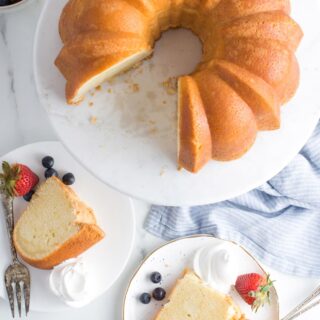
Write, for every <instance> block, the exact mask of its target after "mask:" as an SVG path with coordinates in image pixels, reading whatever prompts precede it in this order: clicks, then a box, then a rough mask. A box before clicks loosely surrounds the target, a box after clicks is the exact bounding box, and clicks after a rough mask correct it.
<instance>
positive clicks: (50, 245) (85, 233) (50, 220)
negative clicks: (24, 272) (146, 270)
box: [14, 177, 104, 269]
mask: <svg viewBox="0 0 320 320" xmlns="http://www.w3.org/2000/svg"><path fill="white" fill-rule="evenodd" d="M103 238H104V232H103V231H102V230H101V229H100V228H99V226H98V225H97V222H96V217H95V214H94V212H93V210H92V209H91V208H89V207H88V206H87V205H86V204H85V203H84V202H82V201H81V200H80V199H79V198H78V196H77V195H76V194H75V192H74V191H73V190H72V189H71V188H70V187H68V186H66V185H64V184H63V183H62V182H61V181H60V180H59V179H58V178H56V177H51V178H49V179H47V180H46V181H45V182H44V183H43V184H42V185H41V186H40V187H39V188H38V189H37V191H36V193H35V194H34V195H33V197H32V200H31V202H30V204H29V206H28V207H27V209H26V210H25V211H24V212H23V213H22V216H21V218H20V219H19V220H18V223H17V225H16V227H15V229H14V244H15V247H16V249H17V251H18V253H19V255H20V256H21V257H22V258H23V259H24V260H25V261H26V262H27V263H29V264H30V265H32V266H34V267H36V268H40V269H52V268H53V267H54V266H56V265H59V264H60V263H61V262H63V261H65V260H67V259H70V258H74V257H76V256H78V255H80V254H81V253H83V252H84V251H85V250H87V249H89V248H90V247H91V246H93V245H94V244H96V243H97V242H99V241H100V240H102V239H103Z"/></svg>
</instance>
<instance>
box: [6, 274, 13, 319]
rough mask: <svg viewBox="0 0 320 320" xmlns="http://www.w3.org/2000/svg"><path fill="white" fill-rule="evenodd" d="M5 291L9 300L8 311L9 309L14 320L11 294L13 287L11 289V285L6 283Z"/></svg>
mask: <svg viewBox="0 0 320 320" xmlns="http://www.w3.org/2000/svg"><path fill="white" fill-rule="evenodd" d="M6 280H7V279H6ZM6 289H7V294H8V299H9V303H10V309H11V314H12V318H14V293H13V287H12V284H11V283H8V282H7V281H6Z"/></svg>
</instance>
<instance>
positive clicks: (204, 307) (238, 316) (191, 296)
mask: <svg viewBox="0 0 320 320" xmlns="http://www.w3.org/2000/svg"><path fill="white" fill-rule="evenodd" d="M172 319H174V320H186V319H188V320H210V319H212V320H245V316H244V315H243V314H242V312H241V311H240V308H239V307H238V306H237V305H236V304H235V303H234V302H233V300H232V298H231V297H230V296H228V295H225V294H223V293H220V292H219V291H216V290H214V289H213V288H211V287H209V286H208V285H207V284H206V283H205V282H203V281H202V280H201V279H200V278H199V277H198V276H197V275H196V274H195V273H194V272H193V271H192V270H190V269H186V270H185V271H184V273H183V275H182V277H181V278H180V279H179V280H178V281H177V282H176V284H175V286H174V288H173V289H172V291H171V293H170V295H169V299H168V302H167V303H166V304H165V305H164V306H163V307H162V308H161V310H160V311H159V313H158V314H157V315H156V317H155V318H154V320H172Z"/></svg>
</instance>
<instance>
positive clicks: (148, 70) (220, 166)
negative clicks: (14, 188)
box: [34, 0, 320, 206]
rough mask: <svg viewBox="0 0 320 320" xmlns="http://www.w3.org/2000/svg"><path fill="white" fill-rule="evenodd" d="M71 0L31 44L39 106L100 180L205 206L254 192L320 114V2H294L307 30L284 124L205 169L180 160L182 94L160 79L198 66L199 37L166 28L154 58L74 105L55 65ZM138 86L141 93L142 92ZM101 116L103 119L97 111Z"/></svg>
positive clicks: (133, 192)
mask: <svg viewBox="0 0 320 320" xmlns="http://www.w3.org/2000/svg"><path fill="white" fill-rule="evenodd" d="M66 2H67V0H55V1H47V3H46V6H45V7H44V10H43V12H42V15H41V18H40V21H39V24H38V28H37V34H36V37H35V47H34V73H35V80H36V84H37V89H38V93H39V97H40V100H41V102H42V105H43V106H44V107H45V108H46V110H47V111H48V114H49V118H50V120H51V123H52V125H53V127H54V128H55V130H56V132H57V134H58V136H59V137H60V139H61V141H62V142H63V144H64V145H65V146H66V147H67V148H68V149H69V150H70V152H71V153H72V154H73V155H74V156H75V158H76V159H77V160H78V161H79V162H81V163H82V164H83V165H84V166H85V167H86V168H87V169H88V170H89V171H91V172H92V173H93V174H94V175H95V176H96V177H98V178H99V179H101V180H102V181H103V182H105V183H106V184H108V185H110V186H112V187H113V188H115V189H117V190H119V191H121V192H123V193H126V194H128V195H130V196H133V197H136V198H139V199H143V200H145V201H147V202H149V203H155V204H162V205H173V206H174V205H200V204H208V203H214V202H218V201H222V200H225V199H229V198H232V197H235V196H237V195H240V194H242V193H244V192H247V191H249V190H251V189H253V188H255V187H257V186H259V185H261V184H263V183H264V182H265V181H267V180H268V179H270V178H272V177H273V176H274V175H276V174H277V173H278V172H279V171H280V170H281V169H283V168H284V167H285V166H286V165H287V164H288V163H289V162H290V161H291V160H292V159H293V157H294V156H295V155H296V154H297V153H298V152H299V150H300V149H301V148H302V146H303V145H304V144H305V143H306V141H307V140H308V138H309V137H310V135H311V133H312V131H313V129H314V128H315V125H316V124H317V122H318V119H319V114H320V104H319V98H318V91H319V90H318V86H319V85H318V83H319V81H318V80H319V78H320V59H319V56H320V42H319V37H320V31H319V30H320V19H319V15H320V8H319V4H318V0H308V1H307V3H308V4H307V5H306V2H305V1H292V7H293V12H292V15H293V17H294V18H295V19H296V20H297V21H298V22H299V24H301V26H302V29H303V30H304V33H305V37H304V39H303V41H302V44H301V46H300V47H299V51H298V59H299V63H300V66H301V83H300V87H299V90H298V92H297V94H296V95H295V97H294V98H293V99H292V100H291V101H290V103H289V104H288V105H287V106H285V107H283V109H282V126H281V129H280V130H276V131H272V132H260V133H259V135H258V138H257V141H256V143H255V145H254V146H253V148H252V149H251V150H250V151H249V152H248V153H247V154H246V155H245V156H244V157H242V158H241V159H239V160H236V161H231V162H217V161H211V162H210V163H209V164H208V165H206V167H205V168H204V169H203V170H201V172H199V173H198V174H196V175H194V174H191V173H189V172H187V171H178V170H177V164H176V152H177V146H176V145H177V139H176V126H177V124H176V95H168V93H167V92H166V90H165V89H164V87H163V86H162V85H161V82H163V81H165V80H167V79H168V78H169V77H170V76H174V75H181V74H186V73H190V72H192V70H193V69H194V67H195V64H196V63H197V62H198V61H199V60H200V57H201V45H200V44H199V43H200V42H199V40H198V39H197V38H196V37H195V36H194V35H192V33H191V32H189V31H186V30H171V31H169V32H167V33H165V34H164V35H163V37H162V38H161V39H160V41H159V42H157V45H156V48H155V54H154V56H153V57H152V59H150V60H147V61H144V62H143V64H142V66H141V67H139V68H138V69H135V70H131V71H130V72H128V73H126V74H124V75H121V76H118V77H116V78H115V79H114V82H113V83H112V84H108V83H106V84H104V85H103V86H102V87H101V89H100V90H94V91H92V92H91V94H90V93H89V94H88V95H87V96H86V98H85V100H84V101H83V103H82V104H81V105H79V106H78V107H71V106H68V105H67V104H66V102H65V97H64V86H65V80H64V78H63V77H62V75H61V74H60V73H59V71H58V70H57V68H56V67H55V66H54V60H55V58H56V56H57V55H58V53H59V51H60V49H61V46H62V44H61V40H60V38H59V34H58V20H59V16H60V13H61V10H62V8H63V6H64V5H65V4H66ZM139 88H140V90H138V89H139ZM95 117H96V118H95Z"/></svg>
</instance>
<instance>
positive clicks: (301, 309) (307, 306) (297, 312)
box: [282, 286, 320, 320]
mask: <svg viewBox="0 0 320 320" xmlns="http://www.w3.org/2000/svg"><path fill="white" fill-rule="evenodd" d="M319 297H320V286H319V287H317V288H316V289H315V290H314V291H313V292H312V293H311V294H310V296H308V297H307V298H306V299H305V300H304V301H302V302H301V303H300V304H299V305H297V306H296V307H295V308H294V309H293V310H292V311H291V312H289V313H288V314H287V315H286V316H285V317H284V318H282V320H293V319H296V318H298V317H300V316H301V315H302V314H304V313H306V312H307V311H309V310H311V309H313V308H314V307H316V306H318V305H320V298H319ZM317 298H319V299H317ZM314 300H315V301H314ZM312 301H314V302H313V303H311V302H312Z"/></svg>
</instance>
